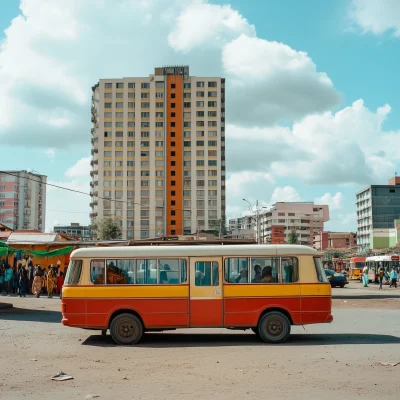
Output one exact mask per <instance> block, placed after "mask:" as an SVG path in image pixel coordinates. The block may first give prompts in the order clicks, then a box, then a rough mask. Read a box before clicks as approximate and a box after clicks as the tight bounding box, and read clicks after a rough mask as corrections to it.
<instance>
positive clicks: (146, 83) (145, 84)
mask: <svg viewBox="0 0 400 400" xmlns="http://www.w3.org/2000/svg"><path fill="white" fill-rule="evenodd" d="M140 86H141V88H142V89H150V83H148V82H142V84H141V85H140Z"/></svg>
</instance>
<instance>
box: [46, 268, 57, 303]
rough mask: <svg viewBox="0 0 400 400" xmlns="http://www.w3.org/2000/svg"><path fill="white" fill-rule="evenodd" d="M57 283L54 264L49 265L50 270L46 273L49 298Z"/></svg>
mask: <svg viewBox="0 0 400 400" xmlns="http://www.w3.org/2000/svg"><path fill="white" fill-rule="evenodd" d="M56 285H57V274H56V271H55V270H54V266H53V265H51V266H50V271H49V272H48V274H47V297H48V298H49V299H51V298H52V297H53V292H54V290H55V288H56Z"/></svg>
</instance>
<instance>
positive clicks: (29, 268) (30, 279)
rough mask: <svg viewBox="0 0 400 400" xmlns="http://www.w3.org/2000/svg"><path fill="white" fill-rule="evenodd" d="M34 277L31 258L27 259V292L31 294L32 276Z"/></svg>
mask: <svg viewBox="0 0 400 400" xmlns="http://www.w3.org/2000/svg"><path fill="white" fill-rule="evenodd" d="M34 277H35V268H34V267H33V262H32V260H29V264H28V278H29V282H28V291H29V293H28V294H33V293H32V285H33V278H34Z"/></svg>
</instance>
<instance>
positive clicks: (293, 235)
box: [288, 229, 297, 244]
mask: <svg viewBox="0 0 400 400" xmlns="http://www.w3.org/2000/svg"><path fill="white" fill-rule="evenodd" d="M288 243H289V244H297V233H296V230H295V229H292V230H291V231H290V233H289V236H288Z"/></svg>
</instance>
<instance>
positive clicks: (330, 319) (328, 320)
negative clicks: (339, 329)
mask: <svg viewBox="0 0 400 400" xmlns="http://www.w3.org/2000/svg"><path fill="white" fill-rule="evenodd" d="M332 321H333V315H332V314H329V315H328V316H327V317H326V321H325V322H326V323H327V324H330V323H331V322H332Z"/></svg>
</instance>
